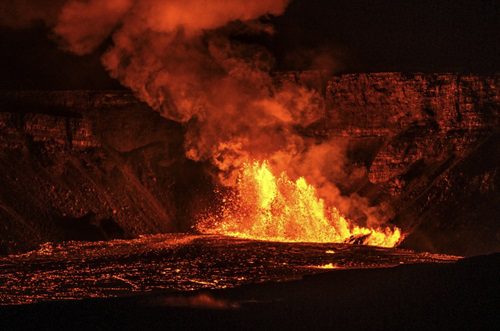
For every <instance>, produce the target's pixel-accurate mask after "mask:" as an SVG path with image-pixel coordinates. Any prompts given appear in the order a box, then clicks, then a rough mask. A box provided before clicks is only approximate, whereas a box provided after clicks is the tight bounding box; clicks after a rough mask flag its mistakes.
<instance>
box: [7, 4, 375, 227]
mask: <svg viewBox="0 0 500 331" xmlns="http://www.w3.org/2000/svg"><path fill="white" fill-rule="evenodd" d="M16 3H17V4H15V5H14V3H11V4H10V5H11V6H10V7H9V8H11V11H14V12H23V10H24V13H26V15H25V17H24V18H23V19H21V20H19V21H17V22H14V21H9V20H5V19H2V21H0V22H2V23H4V24H10V25H11V26H21V25H23V24H26V22H29V21H32V20H34V19H45V20H47V21H48V22H49V24H53V31H54V33H55V34H56V35H57V37H58V38H59V41H60V43H61V46H62V47H63V48H64V49H66V50H69V51H71V52H74V53H76V54H80V55H83V54H87V53H90V52H92V51H94V50H95V49H96V48H97V47H98V46H99V45H101V44H102V43H103V41H105V40H109V38H112V45H111V47H110V48H109V49H108V50H107V52H106V53H105V54H104V56H103V58H102V62H103V65H104V66H105V68H106V69H107V70H108V71H109V73H110V74H111V76H112V77H114V78H116V79H118V80H119V81H120V82H121V83H122V84H124V85H125V86H128V87H129V88H131V89H132V91H134V93H135V94H136V95H137V97H138V98H140V99H142V100H143V101H145V102H147V103H148V104H149V105H150V106H151V107H152V108H153V109H155V110H156V111H158V112H160V113H161V114H162V116H164V117H165V118H167V119H170V120H174V121H178V122H181V123H183V124H184V125H185V127H186V132H187V133H186V139H185V151H186V156H187V157H188V158H191V159H193V160H208V161H210V162H211V163H212V164H214V165H215V166H216V167H217V168H218V169H219V170H220V175H219V180H220V183H222V184H224V185H229V186H230V185H232V184H233V183H234V180H235V175H236V170H238V169H239V168H240V166H241V165H242V163H243V162H245V161H248V160H254V159H257V160H264V159H267V160H269V162H270V164H271V165H272V166H273V168H274V169H275V170H277V171H283V170H285V171H287V172H288V173H289V175H290V176H291V177H294V176H305V177H306V179H307V180H308V181H309V182H311V183H312V184H314V185H315V186H316V187H318V189H319V192H320V194H321V195H322V196H323V197H324V198H325V199H327V201H328V202H330V203H332V204H335V205H337V206H338V207H339V209H340V210H341V211H343V212H350V213H351V212H352V210H354V209H357V210H359V209H362V210H364V213H365V214H366V216H367V218H368V223H372V224H373V223H374V222H378V221H380V218H379V216H380V215H377V214H378V211H379V210H380V208H375V209H373V208H372V209H370V207H369V206H368V202H367V201H366V200H364V199H362V198H360V197H356V196H351V197H350V198H345V197H343V196H342V195H341V194H340V191H339V189H338V188H337V187H336V186H335V185H334V184H333V183H334V181H335V180H346V179H349V178H348V177H349V176H353V173H355V172H352V171H351V172H350V173H349V174H347V173H346V172H345V165H344V164H343V162H344V161H343V160H344V159H345V157H344V155H343V150H342V148H341V147H339V146H337V145H336V144H335V142H324V143H318V142H317V141H314V140H312V139H306V138H304V137H303V136H302V135H300V134H298V133H297V132H298V131H300V129H303V128H306V127H308V126H309V125H311V124H313V123H314V122H316V121H318V120H321V119H322V118H324V107H323V104H322V102H323V101H322V100H323V99H322V97H321V96H320V95H319V94H318V92H317V91H314V90H310V89H307V88H305V87H303V86H301V85H298V84H295V83H293V82H286V81H285V82H283V81H281V82H276V79H274V78H273V77H272V76H271V75H270V74H269V72H270V70H271V69H272V66H273V57H272V56H271V54H270V53H269V52H268V51H267V50H266V49H265V48H264V47H262V46H261V45H259V44H256V43H249V42H248V39H251V38H246V39H245V38H242V37H248V36H250V37H251V36H261V35H266V34H272V33H273V29H272V26H270V25H269V24H267V23H265V20H262V19H259V18H261V17H262V16H265V15H280V14H282V13H283V12H284V10H285V8H286V6H287V4H288V0H256V1H246V0H205V1H202V0H168V1H167V0H163V1H162V0H144V1H139V0H108V1H102V0H88V1H82V0H69V1H65V2H58V1H54V2H50V3H51V5H50V6H46V7H45V9H44V10H42V11H38V12H37V11H36V10H34V8H40V7H33V4H35V3H37V2H35V1H26V0H25V1H21V2H18V1H16ZM30 3H31V4H32V6H31V7H30V6H29V5H30ZM47 3H48V2H47ZM37 6H40V5H37ZM0 8H1V7H0ZM12 8H14V9H12ZM27 8H31V9H30V10H28V9H27ZM32 12H35V13H37V14H36V15H33V14H30V13H32ZM54 12H56V13H58V14H57V20H55V21H54V20H53V17H54ZM2 16H3V15H2ZM20 16H23V15H20ZM245 40H246V41H245ZM340 177H343V178H340ZM374 215H375V216H374ZM377 220H378V221H377Z"/></svg>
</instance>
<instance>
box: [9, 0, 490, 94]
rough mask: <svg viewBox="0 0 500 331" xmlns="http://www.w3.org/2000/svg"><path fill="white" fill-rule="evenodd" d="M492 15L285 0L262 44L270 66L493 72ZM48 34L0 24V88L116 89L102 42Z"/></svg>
mask: <svg viewBox="0 0 500 331" xmlns="http://www.w3.org/2000/svg"><path fill="white" fill-rule="evenodd" d="M498 14H499V2H498V1H495V0H475V1H465V0H458V1H456V0H455V1H452V0H439V1H429V0H424V1H418V2H404V3H403V2H399V3H394V2H393V1H389V0H380V1H377V2H376V3H375V4H373V2H371V1H367V0H354V1H348V0H340V1H335V2H331V1H327V0H316V1H306V0H293V1H291V3H290V5H289V6H288V9H287V10H286V12H285V14H284V15H283V16H280V17H276V18H273V19H272V20H273V23H274V25H275V27H276V34H275V36H274V37H273V38H272V39H271V40H269V41H266V44H267V46H268V47H269V48H270V50H271V52H272V53H273V54H274V55H275V57H276V66H275V70H305V69H311V68H312V69H314V68H317V67H318V66H320V67H321V66H327V67H329V68H330V69H332V71H334V72H337V73H351V72H353V73H354V72H385V71H403V72H460V73H477V74H491V73H497V72H499V71H500V63H499V61H498V59H499V58H500V48H499V42H498V41H499V40H500V20H498V17H499V15H498ZM53 39H54V38H53V37H52V36H51V32H50V29H49V28H48V27H46V26H45V25H44V24H43V23H41V22H39V23H37V24H35V25H33V26H31V27H27V28H23V29H12V28H7V27H0V42H1V44H2V50H1V52H0V62H1V66H2V67H1V71H2V73H3V75H2V77H1V78H0V89H3V90H6V89H49V90H51V89H97V90H102V89H119V88H121V86H120V84H119V83H118V82H117V81H115V80H113V79H112V78H110V77H109V76H108V74H107V73H106V71H105V70H104V69H103V68H102V67H101V65H100V55H101V54H102V52H103V51H104V50H105V49H106V45H104V46H103V47H101V48H100V49H99V50H98V51H96V52H94V53H92V54H90V55H87V56H83V57H81V56H77V55H74V54H70V53H67V52H64V51H62V50H60V49H59V48H58V47H57V45H56V43H55V41H54V40H53ZM317 55H319V58H320V61H319V63H315V61H314V60H312V58H316V57H318V56H317ZM316 62H317V61H316Z"/></svg>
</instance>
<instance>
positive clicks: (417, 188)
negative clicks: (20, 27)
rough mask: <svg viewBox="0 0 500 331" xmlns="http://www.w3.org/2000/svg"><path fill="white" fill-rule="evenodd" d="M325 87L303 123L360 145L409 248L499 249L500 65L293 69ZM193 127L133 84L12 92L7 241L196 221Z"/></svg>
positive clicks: (4, 193) (1, 201)
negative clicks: (156, 107) (486, 72)
mask: <svg viewBox="0 0 500 331" xmlns="http://www.w3.org/2000/svg"><path fill="white" fill-rule="evenodd" d="M282 80H293V81H295V82H299V83H302V84H304V85H305V86H307V87H309V88H312V89H317V90H318V91H320V92H321V94H322V95H323V96H324V100H323V101H322V102H323V104H324V106H325V117H324V119H322V120H321V121H318V122H317V123H315V124H313V125H311V126H310V127H309V128H308V129H307V130H304V134H305V135H308V136H312V137H316V138H317V139H318V140H326V139H332V138H335V139H336V140H337V141H339V140H340V141H343V142H345V145H346V146H348V150H347V157H348V159H349V161H350V163H352V164H354V165H356V167H358V168H360V167H361V168H362V169H363V171H362V172H361V173H364V175H363V176H364V177H363V178H361V179H359V180H358V182H357V183H356V185H351V187H347V186H346V185H344V186H345V188H344V186H343V183H337V184H338V185H339V187H340V188H341V189H343V190H344V189H345V192H344V193H345V194H352V193H356V194H358V195H360V196H363V197H366V198H368V199H369V200H370V201H372V202H373V203H379V202H381V201H384V202H388V203H389V204H390V205H391V206H392V209H393V210H394V212H395V216H394V218H393V219H392V221H393V222H394V223H395V224H397V225H399V226H401V227H402V228H403V229H405V230H407V231H408V232H409V233H410V234H409V235H408V237H407V239H406V240H405V242H404V243H403V246H406V247H409V248H413V249H421V250H428V251H435V252H436V251H437V252H447V253H455V254H462V255H472V254H479V253H486V252H491V251H498V250H500V227H499V225H498V224H497V222H498V220H499V219H500V211H499V208H498V205H499V202H500V201H499V200H500V197H499V193H498V188H499V186H500V153H499V152H498V142H499V138H500V129H499V125H500V114H499V112H500V91H499V89H500V76H498V75H492V76H474V75H457V74H402V73H372V74H348V75H341V76H335V77H329V76H325V75H324V74H321V73H318V72H300V73H286V74H280V75H278V76H277V82H278V83H279V81H282ZM182 137H183V129H182V127H181V126H179V125H177V124H175V123H172V122H169V121H167V120H165V119H163V118H162V117H161V116H160V115H158V114H156V113H155V112H153V111H152V110H151V109H149V108H148V107H147V106H145V105H144V104H142V103H140V102H138V101H137V100H136V99H135V98H134V97H133V95H132V94H131V93H128V92H125V91H122V92H92V91H58V92H1V93H0V227H1V228H0V241H1V244H0V250H3V252H4V253H5V252H9V251H12V250H13V249H16V248H19V249H26V248H30V247H33V246H34V245H36V244H39V243H41V242H44V241H58V240H101V239H109V238H121V237H125V238H127V237H134V236H137V235H140V234H149V233H158V232H169V231H186V230H189V228H190V226H191V225H192V224H193V221H194V215H195V214H196V213H197V212H198V211H200V210H201V209H203V208H204V207H206V205H207V201H208V200H210V199H211V197H212V195H211V193H212V191H213V187H212V184H211V180H210V178H209V177H208V175H206V173H207V171H206V168H207V166H206V165H204V164H197V163H194V162H191V161H189V160H187V159H186V158H185V157H184V153H183V138H182Z"/></svg>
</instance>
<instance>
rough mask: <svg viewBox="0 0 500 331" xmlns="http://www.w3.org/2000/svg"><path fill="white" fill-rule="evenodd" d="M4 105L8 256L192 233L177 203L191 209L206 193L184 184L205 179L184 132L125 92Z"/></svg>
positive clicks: (1, 133)
mask: <svg viewBox="0 0 500 331" xmlns="http://www.w3.org/2000/svg"><path fill="white" fill-rule="evenodd" d="M72 97H74V98H72ZM0 99H2V101H3V102H2V103H1V104H2V107H4V108H2V109H0V174H1V175H0V226H1V230H0V240H1V242H2V245H1V246H0V247H2V248H1V250H2V251H4V252H10V251H12V249H15V250H19V249H29V248H32V247H34V246H35V245H37V244H40V243H42V242H45V241H59V240H103V239H111V238H121V237H135V236H138V235H140V234H148V233H160V232H170V231H178V230H186V229H187V228H189V226H190V224H189V223H187V222H184V223H182V221H184V220H185V219H186V218H191V215H190V214H189V213H188V212H186V210H189V208H184V209H183V208H182V207H185V204H184V205H182V204H178V203H177V200H178V196H187V197H189V198H190V201H192V200H193V199H194V196H195V195H196V194H197V193H196V192H198V191H200V190H203V188H202V187H201V186H200V185H201V184H199V185H198V184H196V183H195V184H193V185H192V188H193V190H194V192H195V193H193V192H192V191H189V190H188V188H187V187H183V186H182V185H184V182H182V181H181V180H178V178H183V177H200V176H202V175H203V173H204V172H203V171H201V170H200V167H201V166H200V165H195V164H193V163H192V162H190V161H188V160H186V159H185V158H184V156H183V151H182V136H183V133H182V129H181V128H180V127H179V126H178V125H176V124H175V123H171V122H168V121H166V120H163V119H162V118H161V117H160V116H159V115H158V114H156V113H155V112H153V111H151V110H150V109H149V108H147V107H146V106H144V105H143V104H140V103H139V102H137V101H136V100H135V99H134V98H133V97H132V95H131V94H130V93H126V92H125V93H123V92H101V93H96V92H82V91H76V92H66V91H64V92H18V93H14V92H12V93H6V94H5V95H2V98H0ZM16 105H17V106H16ZM37 105H39V107H38V106H37ZM51 105H52V106H54V109H57V111H56V110H54V111H53V113H51V110H50V109H51V108H50V106H51ZM199 182H200V183H204V184H203V185H205V186H208V187H209V186H210V181H209V180H206V179H205V180H199ZM185 191H189V193H183V192H185ZM209 191H210V190H209ZM188 200H189V199H188ZM179 206H180V207H181V208H179Z"/></svg>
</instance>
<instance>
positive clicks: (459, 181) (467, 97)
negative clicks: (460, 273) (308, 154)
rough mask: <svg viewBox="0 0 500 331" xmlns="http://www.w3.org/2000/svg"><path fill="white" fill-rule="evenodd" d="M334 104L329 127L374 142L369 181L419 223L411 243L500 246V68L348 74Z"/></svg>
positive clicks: (335, 87)
mask: <svg viewBox="0 0 500 331" xmlns="http://www.w3.org/2000/svg"><path fill="white" fill-rule="evenodd" d="M326 105H327V118H328V120H327V121H325V123H323V127H322V130H324V131H325V132H326V133H327V134H329V135H339V136H344V137H347V139H349V140H351V141H356V139H362V140H363V145H366V144H367V142H369V141H372V146H375V148H373V149H372V151H371V152H370V153H367V154H366V155H371V156H372V158H371V159H368V160H366V164H367V168H368V179H369V181H370V182H371V183H372V184H375V185H376V186H377V188H378V191H379V192H385V193H387V194H388V195H389V197H386V198H385V199H387V200H389V201H391V203H392V205H393V206H394V209H395V211H396V215H398V216H397V217H396V219H395V222H397V223H399V224H401V225H402V226H403V227H405V228H407V229H409V230H411V231H412V232H411V235H410V236H409V237H408V238H407V240H406V242H405V245H408V246H409V247H417V248H421V249H425V250H434V251H436V250H437V251H451V252H455V253H459V254H476V253H481V252H486V251H490V250H498V249H500V226H498V224H496V223H497V221H498V220H499V218H500V213H499V211H498V209H497V207H496V206H498V203H499V202H500V194H499V192H498V185H499V184H500V173H499V170H500V153H499V151H498V142H499V129H500V76H498V75H493V76H482V77H478V76H473V75H456V74H401V73H376V74H357V75H343V76H339V77H335V78H333V79H330V80H329V81H328V83H327V87H326Z"/></svg>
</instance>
